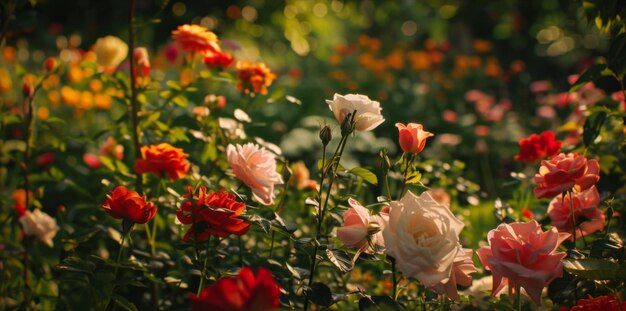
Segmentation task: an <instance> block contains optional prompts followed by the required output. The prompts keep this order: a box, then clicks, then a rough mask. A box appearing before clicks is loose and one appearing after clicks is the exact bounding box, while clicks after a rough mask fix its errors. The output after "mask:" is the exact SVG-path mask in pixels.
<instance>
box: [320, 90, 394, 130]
mask: <svg viewBox="0 0 626 311" xmlns="http://www.w3.org/2000/svg"><path fill="white" fill-rule="evenodd" d="M326 103H327V104H328V106H329V108H330V110H331V111H332V112H333V114H334V115H335V119H337V122H339V124H342V123H343V122H344V119H345V118H346V116H347V115H348V114H350V113H353V112H354V111H355V110H356V116H355V119H354V120H355V121H356V126H355V129H356V130H357V131H371V130H373V129H375V128H376V127H377V126H379V125H380V124H381V123H383V122H384V121H385V119H384V118H383V116H382V114H381V113H380V112H381V110H382V108H381V107H380V103H379V102H377V101H373V100H370V99H369V97H367V96H365V95H359V94H348V95H345V96H344V95H339V94H335V95H334V96H333V100H326Z"/></svg>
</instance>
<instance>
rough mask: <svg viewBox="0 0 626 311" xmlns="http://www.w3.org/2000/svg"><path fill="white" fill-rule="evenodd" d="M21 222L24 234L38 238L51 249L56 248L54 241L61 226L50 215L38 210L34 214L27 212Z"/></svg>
mask: <svg viewBox="0 0 626 311" xmlns="http://www.w3.org/2000/svg"><path fill="white" fill-rule="evenodd" d="M19 221H20V223H21V224H22V228H23V229H24V234H26V235H31V236H35V237H37V238H38V239H39V240H40V241H41V242H43V243H44V244H46V245H48V246H49V247H52V246H54V242H53V241H52V239H53V238H54V236H55V235H56V234H57V231H59V226H57V221H56V220H55V219H54V218H52V217H50V215H48V214H46V213H44V212H42V211H41V210H39V209H36V210H34V211H32V212H31V211H26V214H24V215H23V216H21V217H20V219H19Z"/></svg>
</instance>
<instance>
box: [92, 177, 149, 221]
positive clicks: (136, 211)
mask: <svg viewBox="0 0 626 311" xmlns="http://www.w3.org/2000/svg"><path fill="white" fill-rule="evenodd" d="M101 207H102V208H103V209H104V211H105V212H107V213H109V215H111V216H112V217H113V218H117V219H124V220H130V221H132V222H134V223H138V224H145V223H147V222H148V221H150V219H152V217H154V215H155V214H156V211H157V207H156V206H155V205H152V203H148V202H146V199H145V198H143V197H141V196H139V194H138V193H137V192H135V191H129V190H128V189H126V187H124V186H118V187H117V188H115V189H113V191H111V194H110V195H107V198H106V201H105V202H104V203H103V204H102V205H101Z"/></svg>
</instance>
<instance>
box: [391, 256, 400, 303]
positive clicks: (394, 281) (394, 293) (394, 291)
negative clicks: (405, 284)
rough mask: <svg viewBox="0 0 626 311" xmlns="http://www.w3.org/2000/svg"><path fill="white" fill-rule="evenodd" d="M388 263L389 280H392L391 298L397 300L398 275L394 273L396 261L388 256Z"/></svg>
mask: <svg viewBox="0 0 626 311" xmlns="http://www.w3.org/2000/svg"><path fill="white" fill-rule="evenodd" d="M389 261H390V262H391V280H392V285H393V288H392V291H391V292H392V296H391V298H393V300H396V299H398V273H397V271H396V259H395V258H393V257H391V256H389Z"/></svg>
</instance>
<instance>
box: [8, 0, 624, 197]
mask: <svg viewBox="0 0 626 311" xmlns="http://www.w3.org/2000/svg"><path fill="white" fill-rule="evenodd" d="M123 4H124V5H122V3H121V2H119V1H112V0H101V1H50V0H43V1H42V0H39V1H31V2H30V3H29V4H27V5H23V6H21V7H20V8H19V10H18V11H17V12H16V17H17V18H16V19H15V20H13V21H12V22H11V27H10V32H9V33H8V35H7V40H8V41H7V45H8V46H12V47H15V57H16V58H17V60H18V61H19V62H21V63H22V64H25V65H26V66H29V65H31V66H40V64H41V62H42V61H43V60H44V58H45V57H47V56H60V58H61V60H63V59H64V57H70V56H69V54H64V51H66V50H69V49H79V50H89V49H90V47H91V46H92V44H93V43H94V42H95V41H96V40H97V39H98V38H100V37H103V36H106V35H115V36H119V37H120V38H122V39H123V40H127V39H128V30H127V25H128V9H127V7H126V6H127V5H126V2H123ZM136 17H137V20H136V23H137V24H136V25H137V29H138V34H137V39H136V40H137V44H138V45H141V46H146V47H148V48H149V50H150V51H151V55H155V56H154V57H155V60H154V61H153V62H154V63H155V65H154V67H156V68H157V69H156V70H157V71H158V70H159V69H158V68H159V65H158V64H159V62H160V60H159V59H158V55H162V54H163V53H164V52H163V51H164V49H166V48H167V46H168V45H170V44H171V43H172V40H171V38H170V36H171V31H172V30H174V29H175V28H176V27H177V26H178V25H181V24H186V23H194V24H200V25H202V26H205V27H207V28H209V29H210V30H212V31H214V32H215V33H216V34H217V35H218V36H219V38H220V40H221V41H222V45H223V46H224V47H226V49H227V50H228V52H230V53H232V54H233V55H234V56H235V59H236V60H251V61H263V62H265V63H267V64H268V65H269V67H270V68H272V70H273V71H274V72H276V73H277V75H278V80H277V81H276V82H275V83H274V85H273V86H272V88H271V92H270V95H269V98H266V99H269V101H268V102H267V103H265V104H263V105H259V106H257V107H256V109H254V110H252V111H251V112H250V114H251V115H253V116H254V118H253V119H254V120H255V121H256V122H258V126H256V127H255V128H254V131H255V134H256V136H260V137H264V138H266V139H267V140H269V141H271V142H273V143H276V144H279V145H280V146H281V148H282V149H283V152H284V153H285V155H286V156H287V157H288V158H292V159H296V158H297V159H304V160H305V161H306V163H307V164H309V166H313V163H314V162H315V161H316V159H317V158H318V157H319V150H318V149H319V146H318V145H319V144H318V142H317V139H318V138H317V131H318V130H319V126H320V123H321V122H322V121H320V120H321V117H318V116H324V117H332V116H331V114H330V113H329V111H328V108H327V105H326V104H325V102H324V100H325V99H330V98H332V96H333V94H334V93H339V94H345V93H359V94H365V95H367V96H369V97H370V98H372V99H374V100H377V101H379V102H381V105H382V107H383V115H384V116H385V118H386V119H387V122H385V123H384V124H383V125H381V126H380V127H379V128H377V129H376V131H375V132H374V135H370V136H368V135H364V136H362V137H361V138H362V143H358V142H357V143H355V144H354V145H352V146H349V147H351V152H352V153H354V154H356V155H358V157H351V158H355V159H356V158H358V159H359V161H361V162H364V163H360V164H362V165H370V166H371V165H373V164H374V155H375V154H377V152H378V151H379V150H380V148H383V147H384V148H387V149H388V150H389V151H390V153H391V154H392V155H394V154H395V155H399V153H398V148H397V147H396V142H395V137H396V133H397V130H396V129H395V127H394V124H395V123H396V122H404V123H406V122H417V123H422V124H424V126H425V128H426V129H427V130H429V131H431V132H433V133H435V134H436V136H435V138H434V139H433V140H432V141H429V143H428V144H429V147H428V148H427V149H426V151H425V153H424V155H423V158H427V159H434V160H438V161H442V162H445V161H447V162H450V161H451V160H454V159H456V160H461V161H463V162H465V163H466V169H464V173H463V175H464V176H465V177H466V178H468V179H470V180H474V181H477V182H478V183H479V184H480V185H481V189H483V190H484V193H483V194H484V195H485V196H490V197H495V196H498V195H499V192H500V185H501V183H502V181H503V180H505V179H507V178H509V177H510V173H511V172H512V171H516V170H520V169H521V168H522V166H521V164H519V163H515V162H514V161H513V160H512V159H513V156H514V155H515V154H517V152H518V150H519V149H518V146H517V142H518V140H519V139H520V138H523V137H527V136H528V135H530V134H532V133H539V132H541V131H543V130H546V129H552V130H555V131H556V132H557V137H558V138H559V139H562V140H565V141H566V145H565V146H564V149H565V150H567V149H568V148H570V149H571V148H572V146H574V145H575V144H576V143H577V142H578V136H579V134H580V133H578V132H577V131H576V128H575V127H572V126H571V125H572V123H571V122H574V123H576V122H578V123H580V122H582V121H580V120H576V119H573V117H572V115H573V114H572V112H573V111H575V109H576V108H575V107H574V106H573V105H569V104H568V103H569V101H571V100H569V99H567V97H568V95H567V94H566V93H563V92H567V91H568V89H569V87H570V83H572V81H573V80H575V77H574V78H570V79H569V80H568V76H570V75H572V74H577V73H580V72H582V71H583V70H584V69H585V68H587V67H589V66H590V65H591V64H592V63H593V62H594V60H595V59H596V58H597V57H601V56H602V55H604V54H605V53H606V52H607V49H608V48H609V46H608V41H607V37H606V36H605V35H604V34H602V33H600V32H599V31H598V30H597V29H596V28H594V27H591V26H589V21H588V20H587V19H586V17H585V15H584V12H583V10H582V6H581V3H578V2H573V1H559V0H545V1H523V0H503V1H486V0H485V1H460V0H459V1H408V0H405V1H338V0H333V1H309V0H289V1H264V0H251V1H167V0H166V1H148V0H139V1H137V8H136ZM161 58H162V57H161ZM163 67H164V68H165V69H163V70H164V71H167V66H165V65H163ZM172 75H174V76H175V73H168V75H167V76H168V77H170V76H172ZM158 76H159V75H158V74H157V79H158ZM165 76H166V75H163V77H165ZM613 81H614V80H612V79H610V78H607V79H604V80H600V81H599V82H598V83H597V84H596V85H597V86H598V89H599V90H601V92H603V94H604V96H609V95H610V94H611V93H612V92H614V91H617V90H618V85H617V83H615V82H613ZM215 91H216V95H224V96H226V98H227V99H228V102H229V104H230V103H236V102H237V101H240V100H242V97H241V94H236V93H224V94H222V93H218V92H219V91H218V90H217V89H216V90H215ZM564 94H565V95H564ZM204 95H206V94H202V96H200V95H198V97H197V101H202V99H203V98H204ZM592 95H593V96H597V95H598V94H582V95H581V96H579V97H580V98H582V99H585V98H587V97H591V96H592ZM563 96H564V97H563ZM580 98H579V99H580ZM190 99H191V100H192V101H193V100H194V98H193V97H191V98H190ZM568 100H569V101H568ZM589 100H597V98H596V99H593V98H592V99H589ZM572 129H573V130H572ZM376 137H385V138H376ZM370 159H371V160H370ZM356 164H358V163H351V164H350V163H349V164H348V165H347V166H353V165H356Z"/></svg>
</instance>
